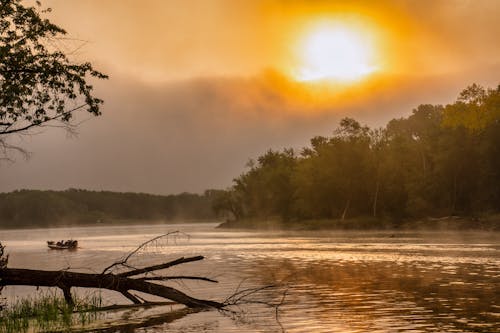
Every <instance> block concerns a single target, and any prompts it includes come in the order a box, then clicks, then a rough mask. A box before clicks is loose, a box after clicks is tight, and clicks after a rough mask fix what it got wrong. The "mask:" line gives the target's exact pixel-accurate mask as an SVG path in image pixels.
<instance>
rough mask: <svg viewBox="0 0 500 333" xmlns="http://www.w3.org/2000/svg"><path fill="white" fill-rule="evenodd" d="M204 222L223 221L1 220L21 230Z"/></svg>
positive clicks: (6, 226)
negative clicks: (44, 221) (39, 221)
mask: <svg viewBox="0 0 500 333" xmlns="http://www.w3.org/2000/svg"><path fill="white" fill-rule="evenodd" d="M202 223H214V224H217V223H221V221H220V220H174V221H165V220H164V221H161V220H139V219H133V220H113V221H109V220H108V221H104V222H100V223H88V222H87V223H61V224H59V223H56V224H52V225H41V224H22V225H17V226H16V225H11V224H9V225H2V222H0V230H16V229H17V230H19V229H26V230H29V229H44V228H88V227H119V226H131V225H176V224H202Z"/></svg>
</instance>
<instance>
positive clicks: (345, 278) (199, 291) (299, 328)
mask: <svg viewBox="0 0 500 333" xmlns="http://www.w3.org/2000/svg"><path fill="white" fill-rule="evenodd" d="M215 226H216V224H214V223H205V224H176V225H140V226H138V225H134V226H100V227H95V226H92V227H74V228H54V229H30V230H0V241H2V243H3V244H4V245H6V246H7V252H8V253H10V260H9V267H13V268H14V267H15V268H34V269H66V268H71V269H73V270H76V271H82V272H101V271H102V269H103V268H104V267H106V266H108V265H109V264H111V263H112V262H114V261H115V260H117V259H120V258H122V257H123V256H124V255H126V254H127V253H128V252H129V251H131V250H133V249H134V248H136V247H137V246H138V245H140V244H141V243H143V242H144V241H146V240H148V239H151V238H153V237H155V236H157V235H160V234H162V233H165V232H168V231H174V230H179V231H181V232H183V233H186V234H187V235H189V238H187V237H186V236H183V235H181V236H179V237H177V238H172V237H170V238H168V239H164V240H163V241H161V242H159V243H157V244H155V245H154V246H149V247H147V249H146V250H145V251H141V252H140V253H139V254H138V255H137V256H136V257H134V259H133V260H132V261H131V264H133V265H134V266H144V265H148V264H153V263H159V262H166V261H168V260H171V259H176V258H178V257H181V256H192V255H203V256H205V257H206V259H205V260H203V261H199V262H194V263H189V264H184V265H181V266H178V267H176V268H175V269H173V270H172V273H171V272H169V274H177V275H178V274H182V275H190V274H191V275H193V274H196V275H200V276H206V277H210V278H214V279H217V280H218V281H219V283H218V284H212V283H208V282H203V281H195V282H189V283H188V282H183V283H180V282H170V284H171V285H172V286H173V287H177V288H180V289H181V290H183V291H185V292H187V293H189V294H191V295H193V296H196V297H199V298H209V299H214V300H218V301H224V300H225V299H226V298H227V297H228V296H230V295H231V294H232V293H234V292H235V291H236V290H237V289H238V288H239V289H240V290H241V289H245V288H250V287H256V286H265V285H269V284H273V283H276V282H283V283H286V285H287V286H288V287H287V288H285V287H283V288H278V289H271V290H267V291H265V292H262V293H258V294H255V295H251V296H250V298H251V299H253V300H258V301H266V302H280V301H281V300H282V298H283V296H284V295H285V290H286V297H285V298H284V301H283V304H282V305H281V306H280V307H279V311H278V317H276V311H275V309H274V308H272V307H267V306H265V305H262V304H246V305H242V306H240V307H239V308H233V310H234V311H235V312H234V313H232V314H231V313H228V312H226V313H223V312H218V311H215V310H210V311H202V312H196V313H189V314H187V315H184V316H179V318H178V319H175V320H172V321H167V322H163V323H156V324H153V327H148V328H140V329H136V331H137V332H146V331H147V332H162V331H167V330H168V331H169V332H200V331H202V332H282V331H285V332H500V234H499V233H484V234H480V233H446V234H445V233H429V232H427V233H425V232H401V233H391V232H334V231H327V232H317V233H310V232H307V233H306V232H303V233H293V232H268V231H265V232H247V231H245V232H243V231H223V230H219V229H215ZM70 238H73V239H77V240H78V241H79V246H80V248H79V249H78V250H76V251H72V252H71V251H57V250H49V249H48V248H47V246H46V241H47V240H55V241H57V240H61V239H70ZM173 272H175V273H173ZM34 291H35V288H31V287H7V288H6V289H5V290H4V292H3V296H4V297H7V299H8V300H9V301H12V300H14V299H16V298H18V297H27V296H32V295H34ZM40 292H44V291H43V290H41V291H40ZM77 292H78V293H79V294H80V295H83V296H85V295H89V293H91V292H92V291H89V290H84V289H81V290H78V291H77ZM103 298H104V299H105V302H106V303H110V304H112V303H117V302H120V303H129V301H128V300H126V299H125V298H123V297H122V296H121V295H120V294H115V293H111V292H103ZM162 311H166V309H165V308H164V307H163V309H161V311H160V309H159V308H157V309H150V310H144V309H138V310H127V311H122V312H119V313H116V314H113V315H107V317H105V318H101V319H100V320H99V322H98V324H99V325H100V324H101V323H102V325H105V323H106V322H108V321H114V322H119V321H127V320H137V319H139V318H145V317H148V316H155V315H156V316H158V314H159V313H160V314H161V313H163V312H162Z"/></svg>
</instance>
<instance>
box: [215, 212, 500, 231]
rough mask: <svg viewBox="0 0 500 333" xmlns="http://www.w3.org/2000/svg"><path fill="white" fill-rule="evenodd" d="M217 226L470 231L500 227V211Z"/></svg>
mask: <svg viewBox="0 0 500 333" xmlns="http://www.w3.org/2000/svg"><path fill="white" fill-rule="evenodd" d="M217 228H220V229H247V230H291V231H301V230H304V231H317V230H428V231H448V230H468V231H500V215H490V216H486V217H482V218H467V217H457V216H450V217H443V218H427V219H419V220H403V221H394V220H385V219H376V218H373V217H363V218H352V219H345V220H340V219H321V220H300V221H287V222H283V221H281V220H279V219H268V220H256V219H243V220H235V221H226V222H223V223H221V224H220V225H219V226H218V227H217Z"/></svg>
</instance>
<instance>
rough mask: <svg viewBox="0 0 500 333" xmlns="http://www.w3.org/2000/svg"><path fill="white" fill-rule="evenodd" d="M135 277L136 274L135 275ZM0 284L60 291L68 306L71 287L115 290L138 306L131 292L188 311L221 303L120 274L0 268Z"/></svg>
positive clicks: (218, 306)
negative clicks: (164, 300)
mask: <svg viewBox="0 0 500 333" xmlns="http://www.w3.org/2000/svg"><path fill="white" fill-rule="evenodd" d="M134 275H135V274H134ZM0 284H1V285H4V286H6V285H27V286H43V287H58V288H61V289H62V291H63V293H64V297H65V299H66V301H67V302H68V303H72V298H71V293H70V289H71V288H72V287H82V288H97V289H108V290H114V291H117V292H119V293H121V294H123V295H124V296H125V297H127V298H129V299H130V300H131V301H133V302H134V303H141V302H140V300H139V299H138V298H137V297H135V296H134V295H132V294H130V293H129V291H130V290H135V291H140V292H143V293H147V294H150V295H155V296H159V297H163V298H167V299H170V300H172V301H174V302H177V303H180V304H184V305H186V306H188V307H190V308H200V307H213V308H221V307H222V306H223V304H222V303H219V302H215V301H210V300H203V299H197V298H194V297H191V296H189V295H186V294H185V293H183V292H181V291H179V290H177V289H175V288H172V287H168V286H165V285H160V284H156V283H151V282H148V281H146V280H144V279H133V278H129V277H126V276H120V274H89V273H77V272H68V271H43V270H33V269H19V268H3V269H0Z"/></svg>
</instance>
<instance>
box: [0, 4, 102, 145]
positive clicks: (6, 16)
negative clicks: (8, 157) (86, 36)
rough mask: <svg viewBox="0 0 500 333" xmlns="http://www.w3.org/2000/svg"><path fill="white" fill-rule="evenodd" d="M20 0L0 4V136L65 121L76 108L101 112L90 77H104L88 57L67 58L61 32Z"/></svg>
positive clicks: (3, 138) (37, 9)
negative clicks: (61, 48) (62, 47)
mask: <svg viewBox="0 0 500 333" xmlns="http://www.w3.org/2000/svg"><path fill="white" fill-rule="evenodd" d="M49 11H50V9H48V10H43V9H41V5H40V3H38V2H37V6H36V7H27V6H25V5H24V4H23V3H22V1H21V0H2V1H1V3H0V141H1V142H3V144H4V146H3V147H4V148H6V147H7V146H6V143H5V138H6V135H9V134H12V133H20V134H26V133H29V131H30V130H31V129H33V128H36V127H41V126H43V125H45V124H48V123H52V122H61V123H62V124H65V125H68V124H69V122H70V120H71V118H72V117H73V114H74V113H75V111H77V110H85V111H87V112H89V113H90V114H93V115H96V116H97V115H99V114H100V106H101V104H102V103H103V101H102V100H101V99H99V98H96V97H94V95H93V86H92V84H90V83H89V82H91V79H92V78H96V79H105V78H107V76H106V75H104V74H103V73H101V72H99V71H97V70H95V69H94V68H93V67H92V65H91V64H90V63H88V62H83V63H78V62H74V61H72V60H71V59H70V57H69V55H68V54H65V53H64V52H63V51H61V50H60V48H59V47H58V43H61V42H62V41H63V40H64V36H65V35H66V31H65V30H64V29H62V28H61V27H58V26H57V25H55V24H53V23H51V22H50V21H49V20H48V19H45V18H43V17H42V15H43V14H44V13H46V12H49Z"/></svg>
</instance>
